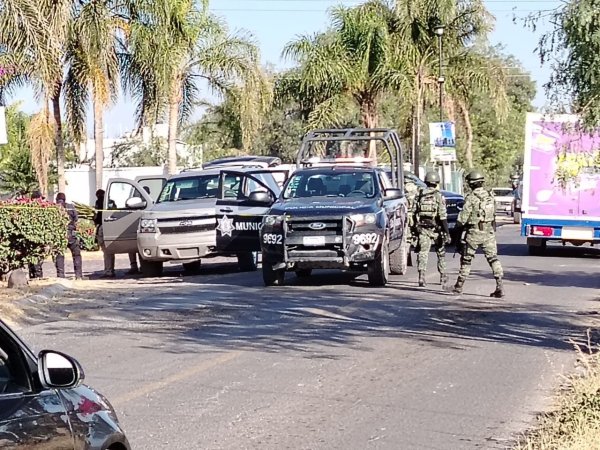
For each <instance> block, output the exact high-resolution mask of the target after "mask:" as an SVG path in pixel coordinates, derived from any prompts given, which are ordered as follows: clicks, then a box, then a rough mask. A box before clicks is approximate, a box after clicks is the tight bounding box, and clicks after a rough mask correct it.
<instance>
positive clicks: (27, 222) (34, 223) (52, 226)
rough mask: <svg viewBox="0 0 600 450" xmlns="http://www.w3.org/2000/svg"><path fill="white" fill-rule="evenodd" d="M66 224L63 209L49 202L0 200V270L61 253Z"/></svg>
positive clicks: (6, 270) (10, 268)
mask: <svg viewBox="0 0 600 450" xmlns="http://www.w3.org/2000/svg"><path fill="white" fill-rule="evenodd" d="M67 223H68V217H67V213H66V211H65V210H64V209H62V208H60V207H58V206H57V205H55V204H53V203H47V202H42V201H35V200H19V201H9V202H0V273H7V272H9V271H11V270H14V269H18V268H21V267H25V266H27V265H28V264H31V263H37V262H38V261H39V260H41V259H44V258H46V257H47V256H49V255H56V254H58V253H60V252H64V250H65V248H66V247H67Z"/></svg>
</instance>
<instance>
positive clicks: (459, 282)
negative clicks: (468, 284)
mask: <svg viewBox="0 0 600 450" xmlns="http://www.w3.org/2000/svg"><path fill="white" fill-rule="evenodd" d="M464 284H465V279H464V278H462V277H458V279H457V280H456V284H455V285H454V289H452V292H453V293H455V294H462V291H463V285H464Z"/></svg>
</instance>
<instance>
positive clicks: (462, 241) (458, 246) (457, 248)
mask: <svg viewBox="0 0 600 450" xmlns="http://www.w3.org/2000/svg"><path fill="white" fill-rule="evenodd" d="M466 235H467V230H466V229H464V228H463V229H461V230H460V237H459V238H458V242H457V243H456V246H455V247H454V254H453V255H452V259H454V258H456V253H459V254H461V255H462V252H463V249H464V248H465V244H466V240H465V238H466Z"/></svg>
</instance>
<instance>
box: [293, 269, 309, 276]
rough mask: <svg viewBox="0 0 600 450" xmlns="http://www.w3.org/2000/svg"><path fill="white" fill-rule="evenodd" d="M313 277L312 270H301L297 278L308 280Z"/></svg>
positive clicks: (297, 271) (298, 271) (297, 273)
mask: <svg viewBox="0 0 600 450" xmlns="http://www.w3.org/2000/svg"><path fill="white" fill-rule="evenodd" d="M311 275H312V269H299V270H296V276H297V277H298V278H308V277H310V276H311Z"/></svg>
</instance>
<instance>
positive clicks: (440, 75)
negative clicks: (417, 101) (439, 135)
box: [433, 24, 446, 122]
mask: <svg viewBox="0 0 600 450" xmlns="http://www.w3.org/2000/svg"><path fill="white" fill-rule="evenodd" d="M444 29H445V27H444V26H443V25H441V24H440V25H437V26H436V27H435V28H434V29H433V32H434V33H435V34H436V36H437V37H438V48H439V65H438V69H439V71H438V84H439V87H440V122H443V121H444V82H445V81H446V78H445V77H444V74H443V71H442V36H443V35H444Z"/></svg>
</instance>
